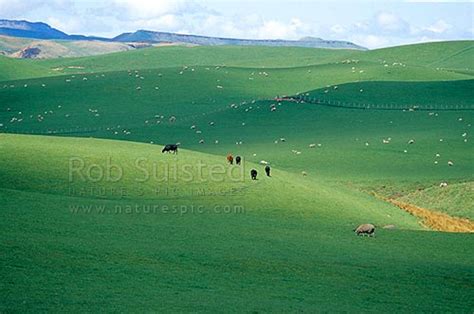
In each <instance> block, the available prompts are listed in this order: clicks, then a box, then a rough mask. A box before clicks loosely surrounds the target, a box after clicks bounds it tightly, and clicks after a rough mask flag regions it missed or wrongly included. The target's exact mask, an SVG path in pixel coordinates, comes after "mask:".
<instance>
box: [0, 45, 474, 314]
mask: <svg viewBox="0 0 474 314" xmlns="http://www.w3.org/2000/svg"><path fill="white" fill-rule="evenodd" d="M471 45H472V42H452V43H433V44H425V45H412V46H406V47H395V48H390V49H383V50H382V49H381V50H376V51H369V52H358V51H340V50H338V51H326V50H320V49H302V48H264V47H195V48H188V47H167V48H159V49H158V48H157V49H145V50H139V51H133V52H126V53H117V54H110V55H103V56H97V57H87V58H73V59H55V60H45V61H28V60H12V59H6V58H0V67H3V66H4V65H7V66H8V67H5V68H6V69H7V71H6V72H4V71H0V79H2V75H3V82H2V83H3V84H0V228H1V230H3V231H4V235H5V236H4V237H2V240H0V250H1V251H2V252H3V257H2V258H1V259H0V264H1V265H0V276H1V277H2V278H4V280H2V281H1V283H0V289H1V290H2V291H3V293H2V294H3V296H4V298H3V299H4V301H3V302H0V312H3V311H25V310H28V309H35V310H43V311H52V310H53V311H100V310H102V309H103V308H104V307H106V308H107V309H109V308H110V309H112V310H114V311H118V312H126V311H130V310H131V309H133V310H135V311H150V310H166V311H169V312H177V311H203V312H211V311H212V312H215V311H222V309H223V308H224V307H225V308H233V309H235V310H236V311H249V312H250V311H251V312H263V311H285V312H286V311H306V312H308V311H310V312H316V311H322V312H324V311H330V312H333V311H335V310H336V311H347V312H349V311H351V312H353V311H360V309H364V310H366V311H369V312H381V311H387V309H390V310H389V311H391V312H409V311H410V312H433V311H434V312H469V311H470V309H472V308H474V303H473V301H472V300H473V298H472V292H471V290H470V289H469V288H470V287H472V286H473V283H474V277H473V272H472V268H473V265H472V258H471V256H472V255H473V253H474V251H473V249H472V248H474V245H473V244H474V243H472V242H473V238H472V236H471V235H470V234H468V233H464V234H463V233H457V234H454V233H447V232H432V231H429V229H428V228H427V227H422V226H421V225H420V221H419V219H418V218H417V217H414V216H411V215H410V214H408V213H407V212H405V211H403V210H402V209H400V208H398V207H396V206H394V205H392V204H391V203H389V202H385V201H383V200H381V199H379V198H377V197H374V196H373V195H374V194H376V195H379V196H381V197H387V198H391V199H393V200H399V201H402V202H406V203H410V204H415V205H417V206H420V207H423V208H427V209H429V210H436V211H440V212H443V213H448V214H449V215H452V216H457V217H467V218H471V219H472V217H474V215H473V210H474V208H472V206H471V204H472V203H473V202H472V191H471V190H472V182H474V154H472V152H473V151H474V147H473V142H472V138H471V131H472V124H473V122H474V111H473V110H472V106H473V102H472V99H474V94H473V92H472V91H473V87H474V86H473V82H474V80H472V71H471V69H472V67H473V66H472V60H473V59H470V58H469V55H470V54H471V49H470V48H469V47H470V46H471ZM421 56H423V57H421ZM405 59H406V60H405ZM384 60H385V62H384ZM466 62H467V66H464V63H466ZM448 63H449V64H450V66H449V69H448V66H447V64H448ZM224 64H225V66H224ZM441 64H443V65H441ZM30 66H31V67H30ZM438 67H440V68H439V69H437V68H438ZM52 69H55V70H52ZM78 72H86V73H78ZM336 86H337V87H336ZM297 94H299V95H300V96H304V97H307V99H308V100H319V103H318V101H312V102H310V101H306V102H293V101H282V102H279V101H278V100H276V99H275V96H277V95H278V96H282V95H297ZM354 104H355V106H356V107H357V106H363V107H364V108H365V109H358V108H347V106H348V105H349V106H353V105H354ZM369 105H370V106H369ZM341 106H342V107H341ZM344 106H346V107H344ZM407 108H411V110H409V109H407ZM413 108H416V109H415V110H413ZM419 109H424V110H419ZM15 133H17V134H15ZM20 134H23V135H20ZM28 134H34V135H28ZM177 142H179V143H180V151H179V153H178V155H173V154H162V153H161V148H162V147H163V146H162V145H163V144H168V143H177ZM229 153H232V154H233V155H234V156H236V155H239V156H242V157H243V160H244V162H243V165H242V166H236V165H233V166H230V165H228V164H227V163H226V160H225V156H226V155H227V154H229ZM137 162H139V163H138V164H137ZM267 162H268V163H269V164H270V165H271V167H272V176H271V177H266V176H265V175H264V165H263V164H264V163H267ZM70 167H74V169H76V171H74V172H72V173H71V172H70ZM252 168H255V169H257V170H258V172H259V176H258V180H256V181H252V180H250V177H249V172H250V169H252ZM108 169H111V170H110V173H109V171H108ZM119 169H121V170H119ZM89 170H90V171H89ZM211 170H212V171H211ZM214 170H216V171H217V173H215V172H214ZM120 174H121V176H120V178H118V176H119V175H120ZM146 174H149V175H150V176H149V177H146V176H145V175H146ZM441 182H448V186H447V187H444V188H440V187H439V184H440V183H441ZM428 213H429V211H428ZM449 218H452V217H449ZM369 222H370V223H374V224H375V225H376V227H377V236H376V237H375V238H365V237H356V236H355V235H354V234H353V232H352V230H353V228H354V227H355V226H357V225H359V224H361V223H369ZM387 225H394V226H392V227H393V228H391V229H384V228H383V227H384V226H387ZM436 230H438V229H436ZM439 230H447V229H439ZM462 230H466V229H462ZM469 230H470V229H469ZM124 293H126V295H124ZM177 300H179V301H177Z"/></svg>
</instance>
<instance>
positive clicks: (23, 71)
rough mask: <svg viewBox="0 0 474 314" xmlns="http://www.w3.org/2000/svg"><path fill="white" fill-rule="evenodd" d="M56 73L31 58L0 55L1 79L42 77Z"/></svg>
mask: <svg viewBox="0 0 474 314" xmlns="http://www.w3.org/2000/svg"><path fill="white" fill-rule="evenodd" d="M52 74H54V73H53V71H51V70H49V69H46V68H44V67H43V66H40V65H38V64H36V63H34V62H32V61H30V60H18V59H13V58H9V57H5V56H2V55H0V81H8V80H18V79H23V78H30V77H42V76H49V75H52Z"/></svg>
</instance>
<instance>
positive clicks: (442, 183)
mask: <svg viewBox="0 0 474 314" xmlns="http://www.w3.org/2000/svg"><path fill="white" fill-rule="evenodd" d="M447 186H448V183H447V182H441V183H440V184H439V187H440V188H445V187H447Z"/></svg>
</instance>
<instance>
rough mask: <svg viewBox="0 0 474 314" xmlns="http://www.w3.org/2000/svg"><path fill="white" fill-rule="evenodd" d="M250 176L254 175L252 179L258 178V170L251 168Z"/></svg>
mask: <svg viewBox="0 0 474 314" xmlns="http://www.w3.org/2000/svg"><path fill="white" fill-rule="evenodd" d="M250 177H252V180H257V170H255V169H252V170H250Z"/></svg>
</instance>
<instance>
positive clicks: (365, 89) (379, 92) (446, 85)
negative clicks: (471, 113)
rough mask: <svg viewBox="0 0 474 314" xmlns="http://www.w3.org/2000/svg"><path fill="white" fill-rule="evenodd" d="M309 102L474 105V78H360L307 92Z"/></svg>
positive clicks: (440, 106)
mask: <svg viewBox="0 0 474 314" xmlns="http://www.w3.org/2000/svg"><path fill="white" fill-rule="evenodd" d="M302 96H305V99H307V101H308V102H316V103H321V104H326V105H333V106H345V107H361V108H370V107H371V108H377V109H387V110H393V109H407V108H412V109H425V110H430V109H431V110H437V109H438V110H440V109H441V110H442V109H474V100H473V99H474V80H466V81H435V82H397V81H392V82H390V81H388V82H377V81H372V82H357V83H349V84H343V85H339V86H337V85H335V86H329V87H325V88H321V89H318V90H315V91H310V92H309V93H305V94H303V95H302Z"/></svg>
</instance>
